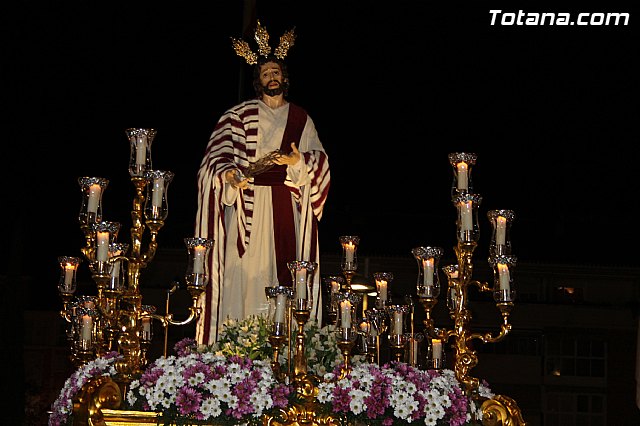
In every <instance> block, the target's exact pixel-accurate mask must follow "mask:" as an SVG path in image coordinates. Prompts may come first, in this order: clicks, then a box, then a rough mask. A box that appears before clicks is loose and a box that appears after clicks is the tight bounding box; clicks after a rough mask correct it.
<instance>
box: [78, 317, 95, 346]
mask: <svg viewBox="0 0 640 426" xmlns="http://www.w3.org/2000/svg"><path fill="white" fill-rule="evenodd" d="M92 330H93V319H92V318H91V316H90V315H83V316H82V329H81V332H80V337H81V338H82V341H83V342H87V343H91V331H92Z"/></svg>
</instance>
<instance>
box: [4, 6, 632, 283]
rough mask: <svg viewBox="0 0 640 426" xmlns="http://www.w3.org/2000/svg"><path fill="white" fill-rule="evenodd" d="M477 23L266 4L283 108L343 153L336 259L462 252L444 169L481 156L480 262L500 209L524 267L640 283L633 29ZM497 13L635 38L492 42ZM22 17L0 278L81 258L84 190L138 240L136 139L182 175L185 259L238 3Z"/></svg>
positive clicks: (454, 16)
mask: <svg viewBox="0 0 640 426" xmlns="http://www.w3.org/2000/svg"><path fill="white" fill-rule="evenodd" d="M25 3H26V2H25ZM43 3H44V2H43ZM483 3H486V4H484V5H483V6H482V7H480V6H473V7H466V8H462V7H460V8H455V7H454V6H442V5H439V6H433V5H432V4H431V3H430V2H419V1H407V0H399V1H394V2H380V3H379V4H376V5H373V4H374V3H372V2H344V1H341V2H338V1H332V0H325V1H309V2H304V1H298V2H296V1H277V2H276V1H273V2H266V1H261V0H257V5H256V13H255V15H256V16H257V17H258V18H259V19H260V20H261V22H262V23H263V24H264V25H265V26H266V27H267V29H268V30H269V33H270V34H271V37H272V44H273V43H275V40H277V39H278V38H279V36H280V35H281V34H282V33H283V32H284V31H286V30H288V29H290V28H291V27H293V26H295V27H296V33H297V35H298V38H297V40H296V45H295V46H294V47H293V48H292V49H291V51H290V55H289V67H290V72H291V74H292V75H291V80H292V88H291V91H290V95H291V96H290V99H291V100H292V101H293V102H297V103H299V104H300V105H302V106H303V107H305V108H306V109H307V111H308V112H309V113H310V115H311V117H312V118H313V119H314V121H315V123H316V126H317V128H318V131H319V134H320V138H321V140H322V141H323V143H324V145H325V148H326V150H327V152H328V154H329V159H330V164H331V167H332V187H331V191H330V195H329V199H328V202H327V206H326V209H325V214H324V218H323V221H322V222H321V224H320V226H321V228H320V232H321V249H322V251H323V252H330V253H332V252H336V251H337V250H338V248H339V245H338V242H337V238H338V236H340V235H359V236H360V237H361V245H360V250H361V253H363V254H367V253H372V254H374V253H376V254H394V255H407V256H409V255H410V250H411V248H413V247H415V246H419V245H436V246H442V247H444V248H445V249H446V250H451V248H452V247H453V245H454V244H455V233H454V230H455V211H454V208H453V206H452V204H451V201H450V196H449V191H450V186H451V183H452V171H451V167H450V165H449V164H448V160H447V154H448V153H450V152H475V153H477V154H478V163H477V166H476V167H475V168H474V170H473V179H474V184H475V188H476V191H477V192H478V193H480V194H481V195H482V196H483V202H482V205H481V210H480V212H481V216H480V217H481V220H482V222H481V226H482V231H481V232H482V237H481V242H480V244H485V245H486V243H487V238H488V235H489V224H488V222H487V220H486V212H487V211H488V210H490V209H496V208H506V209H513V210H514V211H515V213H516V220H515V222H514V225H513V229H512V237H513V246H514V254H515V255H516V256H518V259H519V260H521V261H531V262H557V263H574V262H578V263H588V264H614V265H615V264H621V265H637V263H636V259H635V252H634V251H633V250H632V248H633V245H632V241H635V240H637V237H638V233H637V231H636V230H635V229H634V226H633V223H634V221H637V220H638V209H637V206H638V202H637V197H638V191H637V186H638V184H637V180H638V178H637V173H636V165H635V163H636V162H637V150H635V148H634V146H635V144H636V143H637V142H638V134H637V132H636V125H635V124H636V120H637V117H638V114H637V112H638V111H637V104H638V96H637V78H638V69H637V67H636V65H635V63H636V61H637V54H638V48H637V40H638V37H637V36H638V34H637V32H638V31H637V29H638V26H637V24H636V22H635V18H636V17H637V15H635V14H634V12H635V10H634V9H630V8H629V7H628V6H627V5H624V4H623V5H622V6H619V7H618V6H617V5H616V4H615V2H614V3H613V4H612V2H604V1H603V2H600V4H598V3H597V2H596V3H595V6H594V5H593V3H592V6H590V7H589V8H588V9H576V8H566V7H560V6H559V5H557V4H556V5H555V6H551V7H545V8H542V6H537V9H535V10H534V9H527V6H526V5H525V4H521V5H514V3H513V2H509V3H507V4H508V6H505V7H503V6H504V5H503V4H500V3H498V2H496V3H495V4H492V3H493V2H483ZM518 3H524V2H518ZM531 7H533V6H531ZM492 8H497V9H501V8H502V9H504V10H505V11H510V12H517V11H518V10H519V9H524V10H525V11H530V12H563V11H571V12H576V13H577V12H579V11H582V12H609V11H610V12H629V13H631V21H630V25H629V26H627V27H621V26H618V27H613V26H611V27H605V26H600V27H578V26H568V27H549V26H547V27H539V26H538V27H533V26H510V27H505V26H491V25H490V14H489V9H492ZM8 12H9V13H6V14H3V16H2V18H1V19H2V22H1V24H2V25H1V26H2V34H3V39H5V40H6V41H7V42H3V43H2V44H3V47H2V49H3V56H4V57H5V60H3V68H2V72H3V80H4V83H5V84H3V86H4V87H5V89H4V96H3V97H4V98H5V100H6V101H5V102H3V103H4V105H5V114H4V115H3V128H4V129H5V135H4V136H5V144H4V146H5V155H4V162H5V167H4V171H5V173H7V174H6V176H5V188H4V190H5V191H7V195H6V196H3V200H4V201H5V204H4V207H3V209H4V210H5V213H8V214H9V216H8V219H7V220H8V223H7V224H8V228H7V232H5V236H6V237H7V238H5V239H4V240H5V241H6V242H5V244H3V258H4V259H5V260H9V261H10V262H11V264H12V265H20V270H21V272H22V274H24V275H34V276H35V278H36V280H41V281H42V284H41V285H43V286H45V285H51V286H53V283H54V282H55V281H56V280H57V274H58V269H57V268H58V266H57V263H56V257H57V256H59V255H78V254H79V249H80V246H81V245H82V243H83V241H82V235H81V232H80V230H79V227H78V224H77V214H78V210H79V207H80V190H79V186H78V183H77V179H78V177H80V176H100V177H105V178H107V179H109V180H110V183H109V187H108V189H107V191H106V192H105V196H104V199H103V203H104V219H105V220H113V221H120V222H122V223H123V225H124V227H125V229H127V228H128V224H129V222H130V219H129V210H130V207H131V201H132V194H133V192H132V191H133V189H132V188H133V187H132V185H131V183H130V182H129V175H128V170H127V162H128V155H129V146H128V141H127V139H126V136H125V129H127V128H129V127H152V128H155V129H156V130H157V132H158V133H157V137H156V139H155V141H154V143H153V165H154V168H155V169H162V170H171V171H173V172H174V173H175V178H174V180H173V182H172V183H171V185H170V187H169V197H170V199H169V209H170V211H169V218H168V223H167V225H166V226H165V229H163V230H162V231H161V235H160V244H161V246H162V245H166V246H175V247H181V246H182V239H183V238H184V237H186V236H191V235H192V232H193V226H192V223H193V217H194V215H195V208H196V198H195V192H196V187H195V181H196V173H197V168H198V165H199V162H200V159H201V155H202V153H203V150H204V148H205V145H206V142H207V140H208V137H209V134H210V133H211V131H212V129H213V126H214V125H215V121H216V120H217V118H218V117H219V115H220V114H221V113H222V112H223V111H224V110H225V109H226V108H228V107H230V106H232V105H234V104H235V103H237V102H238V101H239V97H242V98H243V99H244V97H245V96H248V94H249V93H250V92H248V91H247V90H246V88H247V84H246V80H244V79H243V78H242V77H243V75H244V74H243V72H247V71H248V67H247V66H246V65H244V63H243V62H242V60H241V59H240V58H238V57H236V56H235V54H234V53H233V51H232V49H231V45H230V37H232V36H233V37H240V36H242V30H243V25H242V22H243V14H244V11H243V2H241V1H227V2H223V1H220V2H218V1H211V2H208V4H206V3H205V2H179V3H176V2H169V3H167V4H164V5H160V4H159V3H157V2H149V3H145V2H142V3H141V2H123V3H122V4H120V5H118V4H116V3H113V2H108V3H104V4H103V5H96V4H89V3H88V2H63V3H60V2H47V3H44V4H37V3H30V4H24V5H21V6H16V5H14V6H13V9H12V10H9V11H8ZM632 40H633V42H632ZM7 109H8V110H7ZM9 147H14V148H16V150H17V153H13V154H8V153H7V150H8V149H9ZM634 151H635V152H634ZM7 200H10V201H9V204H8V205H7V204H6V201H7ZM14 203H15V204H14ZM124 235H125V236H127V233H126V232H125V233H124ZM32 253H38V254H37V255H33V254H32ZM34 265H36V266H35V267H34ZM47 283H49V284H47Z"/></svg>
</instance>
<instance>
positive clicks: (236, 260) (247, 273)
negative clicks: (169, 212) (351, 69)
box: [196, 101, 330, 344]
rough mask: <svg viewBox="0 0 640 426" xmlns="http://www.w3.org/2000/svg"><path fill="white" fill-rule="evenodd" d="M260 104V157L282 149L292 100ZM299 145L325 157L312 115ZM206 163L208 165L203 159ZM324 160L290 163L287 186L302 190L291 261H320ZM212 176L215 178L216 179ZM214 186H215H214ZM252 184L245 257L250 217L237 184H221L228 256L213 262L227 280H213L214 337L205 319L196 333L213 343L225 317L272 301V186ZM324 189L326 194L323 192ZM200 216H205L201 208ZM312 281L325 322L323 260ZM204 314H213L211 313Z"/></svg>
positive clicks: (262, 310) (258, 310)
mask: <svg viewBox="0 0 640 426" xmlns="http://www.w3.org/2000/svg"><path fill="white" fill-rule="evenodd" d="M257 105H258V129H257V143H256V145H255V146H256V152H255V159H259V158H261V157H263V156H264V155H266V154H268V153H270V152H272V151H274V150H276V149H279V148H280V146H281V143H282V138H283V134H284V131H285V127H286V124H287V118H288V113H289V104H285V105H283V106H281V107H280V108H277V109H271V108H269V107H268V106H266V105H265V104H264V103H263V102H261V101H259V102H257ZM292 142H293V141H292ZM298 150H299V151H300V153H301V154H303V153H309V152H312V151H315V152H320V153H322V154H323V155H325V159H326V154H325V153H324V148H323V146H322V144H321V142H320V140H319V138H318V134H317V132H316V129H315V126H314V124H313V121H312V120H311V118H310V117H307V120H306V124H305V126H304V129H303V131H302V135H301V137H300V141H298ZM203 164H205V162H204V161H203ZM321 165H322V167H318V165H317V162H316V161H310V160H308V161H307V162H305V155H301V159H300V161H299V162H298V163H297V164H295V165H292V166H288V167H287V180H286V185H287V186H289V187H293V188H297V189H298V191H299V193H300V195H299V197H294V196H292V197H291V202H292V206H293V215H294V226H295V231H296V235H295V236H292V238H296V254H297V259H291V260H309V261H313V262H318V261H319V249H318V247H317V240H316V241H315V245H316V246H315V247H314V248H313V250H312V248H311V247H309V241H310V240H311V238H310V234H311V226H312V225H311V224H312V220H311V219H312V218H313V215H314V214H315V215H316V218H318V219H319V216H320V215H319V214H318V213H319V212H320V213H321V211H322V205H323V204H324V199H325V198H326V191H328V183H329V180H330V178H329V171H328V163H326V161H323V162H321ZM203 167H204V166H203ZM317 175H320V176H321V177H320V178H317V177H316V178H315V179H316V181H315V183H317V181H318V180H319V181H320V182H321V183H322V182H324V184H322V185H321V186H320V188H315V187H314V186H313V185H311V183H312V182H311V181H312V177H313V176H317ZM211 180H212V181H213V179H211ZM206 181H207V180H205V182H206ZM250 182H251V181H250ZM213 186H214V187H215V185H213ZM252 188H253V191H254V193H253V200H252V201H253V214H252V217H251V224H250V229H251V231H250V238H249V240H248V242H247V244H246V249H245V252H244V254H243V255H242V257H241V256H240V254H239V253H238V232H239V230H242V229H244V228H243V220H246V218H245V217H244V216H243V215H240V216H239V215H238V210H237V208H238V207H239V205H241V202H242V201H243V200H239V199H238V198H239V197H240V191H239V190H238V189H237V188H234V187H232V186H231V185H229V184H226V183H223V184H222V191H223V192H222V197H221V201H222V204H223V205H224V209H225V216H224V218H225V223H224V228H225V232H226V245H225V248H224V260H223V261H220V263H219V264H213V267H216V266H217V267H218V268H220V270H221V271H224V272H223V273H222V274H220V276H221V281H222V282H221V283H213V285H218V287H217V289H216V290H217V291H219V292H220V295H219V300H220V304H219V306H216V307H215V308H216V309H219V315H218V316H217V318H215V314H213V317H212V318H211V324H210V328H211V331H209V334H210V337H209V341H204V339H203V337H202V336H203V334H202V329H201V328H202V327H203V324H202V323H203V321H202V320H199V321H198V330H197V333H196V335H197V338H198V341H199V343H204V344H210V343H213V340H214V339H215V338H214V337H213V336H214V335H216V333H215V332H214V331H215V330H216V327H217V332H218V333H219V331H220V330H221V328H222V324H221V322H222V321H224V319H226V318H233V319H236V320H241V319H243V318H246V317H248V316H249V315H259V314H266V313H267V310H268V306H269V305H268V300H267V297H266V295H265V288H266V287H270V286H274V285H277V284H278V279H277V266H276V253H275V245H274V243H275V242H274V235H273V206H272V201H271V187H270V186H259V185H255V186H253V185H252ZM204 193H206V194H209V190H207V191H204ZM319 194H323V195H322V196H321V195H319ZM207 196H208V195H207ZM297 204H299V205H297ZM206 205H208V203H207V202H206V201H202V200H200V202H199V210H201V209H202V208H203V206H206ZM312 205H313V206H312ZM199 217H201V215H200V212H199ZM301 227H302V228H304V229H303V232H300V231H301ZM197 233H198V232H197ZM199 233H200V234H203V232H202V228H200V232H199ZM200 236H206V235H200ZM241 241H242V238H241ZM218 242H219V241H218ZM214 245H215V242H214ZM312 251H313V252H314V253H315V258H314V259H310V258H309V256H310V255H311V252H312ZM214 252H215V249H214ZM212 275H214V274H212ZM313 281H314V291H313V306H314V307H313V310H312V312H313V314H312V318H314V319H316V320H317V321H319V322H321V320H322V316H321V315H322V309H321V303H322V301H321V291H320V282H321V280H320V268H319V265H318V267H317V268H316V270H315V272H314V280H313ZM212 299H213V298H212ZM201 306H203V304H201ZM216 309H212V312H215V311H216ZM204 314H205V315H212V314H211V312H209V313H204Z"/></svg>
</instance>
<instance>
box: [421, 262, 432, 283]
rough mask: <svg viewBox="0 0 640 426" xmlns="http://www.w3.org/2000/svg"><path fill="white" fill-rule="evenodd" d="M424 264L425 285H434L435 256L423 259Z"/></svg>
mask: <svg viewBox="0 0 640 426" xmlns="http://www.w3.org/2000/svg"><path fill="white" fill-rule="evenodd" d="M423 264H424V265H423V266H424V285H425V286H432V285H433V257H430V258H428V259H425V260H423Z"/></svg>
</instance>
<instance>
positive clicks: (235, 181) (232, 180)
mask: <svg viewBox="0 0 640 426" xmlns="http://www.w3.org/2000/svg"><path fill="white" fill-rule="evenodd" d="M224 179H225V180H226V181H227V183H228V184H229V185H231V186H233V187H234V188H239V189H246V188H247V186H248V185H249V178H247V177H245V176H244V175H243V174H242V172H241V171H240V170H238V169H231V170H227V171H226V172H225V173H224Z"/></svg>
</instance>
